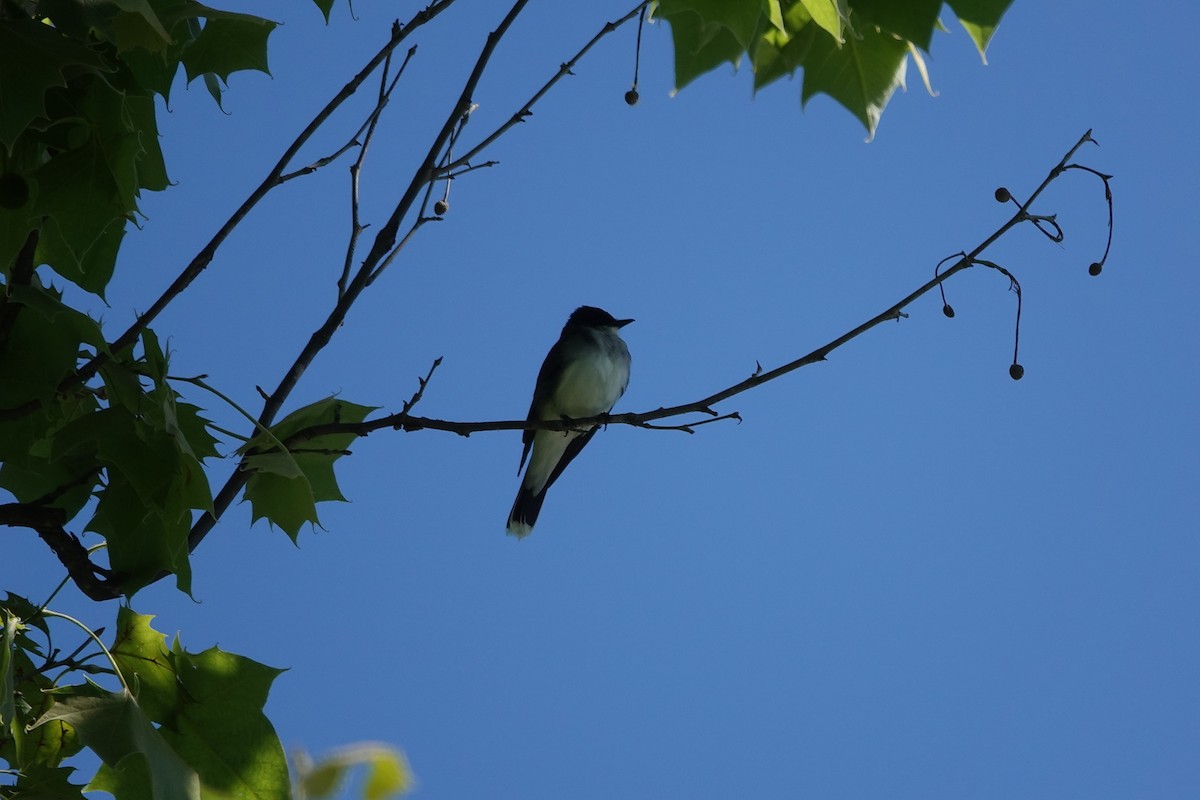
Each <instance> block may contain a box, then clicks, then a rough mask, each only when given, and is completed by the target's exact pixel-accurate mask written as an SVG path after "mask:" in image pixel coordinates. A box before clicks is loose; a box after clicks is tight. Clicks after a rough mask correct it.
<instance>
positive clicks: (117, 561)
mask: <svg viewBox="0 0 1200 800" xmlns="http://www.w3.org/2000/svg"><path fill="white" fill-rule="evenodd" d="M186 479H187V478H185V476H183V475H180V476H173V477H172V478H171V479H170V481H169V482H168V483H167V484H166V485H165V486H164V487H163V490H162V493H161V494H160V495H157V496H155V497H153V498H152V499H151V500H150V501H149V502H147V501H145V500H143V499H142V498H141V496H140V495H139V493H138V492H137V491H136V490H135V489H134V488H133V485H132V484H131V482H130V481H129V480H127V479H125V478H124V476H123V475H122V474H121V473H119V472H117V473H113V474H111V475H110V477H109V482H108V485H107V486H105V487H104V489H103V490H102V491H101V492H100V493H99V495H100V501H99V503H97V505H96V511H95V513H94V514H93V515H92V519H91V521H89V522H88V524H87V530H90V531H95V532H96V533H98V534H100V535H101V536H103V537H104V538H105V541H106V542H107V545H108V561H109V565H110V566H111V567H112V569H114V570H116V571H117V572H119V573H121V574H122V576H123V581H122V586H123V588H124V589H125V593H126V594H127V595H129V596H132V595H133V594H134V593H135V592H136V591H137V590H138V589H140V588H142V587H143V586H146V585H147V584H149V583H152V582H154V581H155V580H157V579H158V576H159V574H160V573H162V572H170V573H173V574H174V575H175V583H176V585H177V586H178V587H179V590H180V591H182V592H185V593H190V592H191V581H192V573H191V565H190V563H189V561H188V542H187V537H188V532H189V531H190V529H191V514H190V513H189V512H188V510H187V505H188V504H187V498H186V495H185V494H184V492H183V491H182V487H181V485H180V484H181V483H182V482H183V481H184V480H186Z"/></svg>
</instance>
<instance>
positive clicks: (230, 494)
mask: <svg viewBox="0 0 1200 800" xmlns="http://www.w3.org/2000/svg"><path fill="white" fill-rule="evenodd" d="M449 1H450V0H446V2H449ZM528 2H529V0H517V2H516V3H514V4H513V6H512V7H511V8H510V9H509V11H508V13H507V14H506V15H505V17H504V19H503V20H502V21H501V22H500V25H499V26H497V28H496V30H494V31H492V32H491V33H490V34H488V37H487V41H486V42H485V43H484V45H483V48H482V49H481V50H480V53H479V57H478V58H477V59H476V62H475V67H474V69H473V70H472V71H471V74H470V76H469V77H468V78H467V80H466V82H465V83H464V85H463V89H462V92H461V93H460V94H459V97H458V100H457V101H456V102H455V104H454V106H453V108H452V109H451V111H450V113H449V114H448V115H447V116H446V120H445V122H444V123H443V124H442V128H441V130H440V131H439V132H438V134H437V135H436V136H435V137H434V140H433V143H432V144H431V146H430V148H429V152H428V153H427V154H426V156H425V159H424V161H423V162H422V163H421V166H420V167H418V168H417V170H416V172H415V173H414V175H413V177H412V180H411V181H410V182H409V185H408V188H407V189H406V190H405V192H404V194H403V195H402V196H401V198H400V200H399V202H397V204H396V207H395V209H394V210H393V211H392V214H391V216H390V217H389V218H388V221H387V222H386V223H385V224H384V225H383V227H382V228H381V229H380V231H379V233H378V234H376V236H375V240H374V242H373V244H372V246H371V250H370V251H369V252H368V253H367V256H366V258H365V259H364V260H363V263H362V266H361V267H360V268H359V270H358V272H357V273H356V274H355V276H354V278H353V279H351V280H350V281H349V282H348V283H347V285H346V290H345V292H343V293H341V294H340V296H339V298H338V302H337V304H336V305H335V306H334V308H333V310H332V311H331V312H330V313H329V315H328V317H327V318H326V320H325V322H324V324H322V325H321V327H320V328H318V329H317V330H316V331H314V332H313V334H312V335H311V336H310V337H309V340H308V343H307V344H305V345H304V347H303V348H302V349H301V351H300V353H299V355H297V357H296V360H295V361H294V362H292V366H291V367H290V368H289V369H288V370H287V372H286V373H285V374H284V376H283V378H281V379H280V382H279V385H278V386H277V387H276V389H275V391H274V392H272V393H271V395H270V396H269V397H268V398H267V400H266V402H265V403H264V404H263V410H262V413H261V414H260V415H259V423H260V424H261V425H270V424H271V422H273V421H274V419H275V416H276V414H278V413H279V410H280V409H281V408H282V407H283V404H284V402H285V401H286V400H287V398H288V396H289V395H290V394H291V392H292V389H294V388H295V387H296V384H297V383H299V381H300V376H301V375H303V374H304V372H305V370H307V369H308V366H309V364H311V363H312V361H313V359H314V358H316V356H317V354H318V353H320V352H321V350H323V349H324V348H325V346H326V345H327V344H329V342H330V341H331V340H332V339H333V335H334V334H335V333H336V332H337V330H338V329H339V328H340V327H341V325H342V322H343V321H344V320H345V318H346V315H347V313H349V311H350V308H351V307H352V306H353V305H354V302H355V301H356V300H357V299H358V296H359V295H360V294H361V293H362V292H363V290H364V289H365V288H366V287H367V286H368V285H369V284H370V282H371V278H372V275H373V274H375V272H376V269H377V267H378V266H379V264H380V263H381V262H382V261H383V259H384V258H385V257H386V256H387V254H388V253H389V251H391V250H392V249H393V246H394V245H395V242H396V236H397V232H398V231H399V228H400V222H401V221H402V220H403V219H404V217H405V216H406V215H407V214H408V212H409V211H410V210H411V209H412V206H413V203H414V202H415V201H416V199H417V197H418V196H419V194H420V192H421V190H422V189H423V188H425V186H426V185H427V184H428V183H429V182H430V181H432V180H433V179H434V177H435V176H436V169H437V166H436V165H437V161H438V158H439V156H440V154H441V153H442V152H443V150H444V149H445V146H446V142H448V141H449V139H450V136H451V134H452V133H453V131H454V128H455V126H456V125H457V124H459V119H460V118H461V116H462V115H463V114H464V113H466V111H467V110H468V109H469V108H470V107H471V96H472V94H473V93H474V92H475V88H476V86H478V84H479V81H480V79H481V78H482V77H483V73H484V70H486V68H487V65H488V63H489V62H490V60H491V57H492V53H493V52H494V51H495V49H496V46H497V45H498V44H499V43H500V41H501V39H503V38H504V36H505V34H506V33H507V32H508V29H509V28H510V27H511V26H512V24H513V22H514V21H515V20H516V18H517V16H518V15H519V14H520V13H521V11H522V10H524V8H525V6H526V5H527V4H528ZM380 60H382V59H380ZM249 474H250V473H249V472H247V471H246V470H243V469H241V468H240V466H239V468H238V469H235V470H234V472H233V474H232V475H230V476H229V478H228V479H227V480H226V481H225V484H224V485H223V486H222V487H221V490H220V491H219V492H218V493H217V495H216V497H215V498H214V500H213V511H212V512H205V513H203V514H201V515H200V517H199V519H197V520H196V522H195V524H194V525H193V526H192V530H191V532H190V533H189V535H188V549H189V551H190V550H195V548H196V547H197V546H198V545H199V544H200V542H201V541H203V540H204V537H205V536H207V535H208V532H209V531H210V530H212V528H213V526H214V525H215V524H216V521H217V520H218V519H220V517H221V514H223V513H224V512H225V510H226V509H227V508H229V506H230V504H231V503H233V501H234V499H235V498H236V497H237V495H238V493H239V492H240V491H241V489H242V487H243V486H244V485H245V483H246V480H247V479H248V478H249Z"/></svg>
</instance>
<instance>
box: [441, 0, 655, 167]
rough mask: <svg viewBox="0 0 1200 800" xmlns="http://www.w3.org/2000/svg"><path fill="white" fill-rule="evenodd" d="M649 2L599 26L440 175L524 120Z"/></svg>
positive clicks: (647, 0)
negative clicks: (518, 105)
mask: <svg viewBox="0 0 1200 800" xmlns="http://www.w3.org/2000/svg"><path fill="white" fill-rule="evenodd" d="M649 3H650V0H642V2H640V3H638V4H637V5H636V6H634V7H633V9H632V10H631V11H629V13H627V14H625V16H623V17H621V18H620V19H616V20H613V21H612V22H609V23H608V24H606V25H605V26H604V27H603V28H601V29H600V31H599V33H597V34H596V35H595V36H593V37H592V38H591V39H590V40H588V43H587V44H585V45H584V46H583V47H582V48H580V50H579V52H578V53H576V54H575V55H574V56H573V57H572V58H571V59H570V60H568V61H566V62H564V63H563V64H562V65H561V66H560V67H559V68H558V72H556V73H554V76H553V77H551V78H550V80H548V81H546V83H545V84H543V85H542V88H540V89H538V90H537V91H536V92H534V94H533V97H531V98H529V100H528V101H527V102H526V103H525V105H523V106H521V108H520V109H519V110H518V111H517V113H515V114H513V115H512V116H511V117H509V118H508V120H507V121H506V122H505V123H504V124H503V125H501V126H500V127H499V128H497V129H496V130H494V131H492V133H490V134H489V135H487V136H485V137H484V138H483V140H482V141H481V142H480V143H479V144H477V145H475V146H474V147H472V148H471V149H470V150H468V151H467V152H466V153H465V154H464V155H461V156H459V157H458V158H456V159H454V160H453V161H450V162H448V163H446V164H444V165H443V166H442V167H441V169H440V170H439V173H440V174H442V175H445V174H448V173H451V172H453V171H454V170H457V169H461V168H462V167H465V166H467V165H468V164H469V163H470V161H471V159H472V158H473V157H474V156H477V155H479V153H480V152H482V151H483V150H484V149H485V148H487V147H488V145H490V144H491V143H492V142H494V141H496V140H497V139H499V138H500V137H501V136H503V135H504V134H505V133H507V132H508V130H509V129H510V128H512V127H513V126H515V125H517V124H518V123H520V122H524V121H525V119H526V117H528V116H529V115H530V114H532V113H533V106H534V104H535V103H537V102H538V101H539V100H541V99H542V97H544V96H545V95H546V93H547V92H549V91H550V90H551V89H552V88H554V84H556V83H558V82H559V81H560V80H562V79H563V78H565V77H566V76H567V75H570V74H572V73H571V69H572V68H573V67H574V66H575V65H576V64H578V63H579V61H580V59H582V58H583V57H584V56H585V55H587V52H588V51H589V50H591V49H592V48H593V47H594V46H595V45H596V43H597V42H599V41H600V40H601V39H603V38H604V37H605V36H608V35H609V34H610V33H612V32H613V31H615V30H616V29H617V28H619V27H621V26H622V25H624V24H625V23H626V22H629V21H630V20H631V19H633V18H634V17H636V16H637V15H638V14H640V13H641V12H642V10H643V9H644V8H646V6H647V5H649Z"/></svg>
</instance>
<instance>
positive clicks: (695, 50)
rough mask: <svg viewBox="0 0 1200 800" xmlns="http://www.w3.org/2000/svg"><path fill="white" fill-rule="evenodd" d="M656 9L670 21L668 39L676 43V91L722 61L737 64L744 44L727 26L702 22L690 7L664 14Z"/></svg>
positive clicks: (661, 10)
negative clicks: (687, 9) (669, 36)
mask: <svg viewBox="0 0 1200 800" xmlns="http://www.w3.org/2000/svg"><path fill="white" fill-rule="evenodd" d="M658 13H659V16H662V17H664V18H665V19H666V20H667V21H668V22H670V23H671V39H672V41H673V42H674V45H675V91H679V90H680V89H682V88H683V87H685V86H687V85H688V84H689V83H691V82H692V81H694V80H696V78H698V77H700V76H701V75H703V74H705V73H706V72H711V71H712V70H714V69H716V68H717V67H718V66H720V65H721V64H724V63H725V62H729V63H731V64H733V65H734V66H735V67H736V66H737V65H738V63H739V61H740V60H741V56H742V52H743V50H744V48H743V47H742V46H741V45H740V44H739V43H738V40H737V37H736V36H735V35H734V34H733V32H732V31H730V29H729V28H727V27H723V26H720V25H715V24H705V21H704V19H703V18H701V17H700V15H698V14H695V13H693V12H691V11H680V12H679V13H676V14H672V15H670V16H666V14H664V12H663V9H662V8H661V7H660V8H659V12H658Z"/></svg>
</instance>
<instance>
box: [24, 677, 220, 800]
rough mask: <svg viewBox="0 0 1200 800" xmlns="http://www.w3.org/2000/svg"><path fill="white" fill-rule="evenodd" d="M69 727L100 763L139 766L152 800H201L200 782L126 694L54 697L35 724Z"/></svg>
mask: <svg viewBox="0 0 1200 800" xmlns="http://www.w3.org/2000/svg"><path fill="white" fill-rule="evenodd" d="M55 720H58V721H62V722H67V723H69V724H70V725H72V726H73V727H74V728H75V730H76V731H77V732H78V734H79V738H80V739H81V740H82V741H83V743H84V744H85V745H87V746H88V747H90V748H91V749H92V750H93V751H94V752H95V753H96V755H98V756H100V759H101V760H102V761H104V763H105V764H106V765H107V766H109V767H113V768H118V769H121V768H124V767H127V766H131V765H133V764H136V763H137V762H139V761H141V762H143V765H144V767H145V769H146V770H147V772H148V774H149V778H150V785H151V788H152V792H153V796H154V798H155V800H200V781H199V778H198V777H197V775H196V773H195V771H194V770H192V769H191V768H190V767H189V766H188V765H187V764H185V763H184V761H183V759H181V758H180V757H179V756H178V755H177V754H176V753H175V751H174V750H172V749H171V747H170V745H168V744H167V742H166V741H165V740H164V739H163V736H162V733H161V732H160V731H159V730H158V729H156V728H155V727H154V726H153V725H151V724H150V720H148V719H147V718H146V715H145V713H144V712H143V711H142V709H141V708H140V707H139V706H138V704H137V701H136V700H134V698H133V695H131V694H130V693H129V692H128V691H127V690H122V691H120V692H109V691H106V690H104V689H102V688H101V687H99V686H97V685H96V684H94V683H91V682H89V683H88V684H86V685H82V686H68V687H65V688H62V689H57V690H55V691H54V705H53V706H51V708H50V710H49V711H47V712H46V713H45V714H43V715H42V717H41V718H40V719H39V720H38V721H37V722H35V723H34V727H37V726H39V725H43V724H45V723H47V722H52V721H55Z"/></svg>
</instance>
